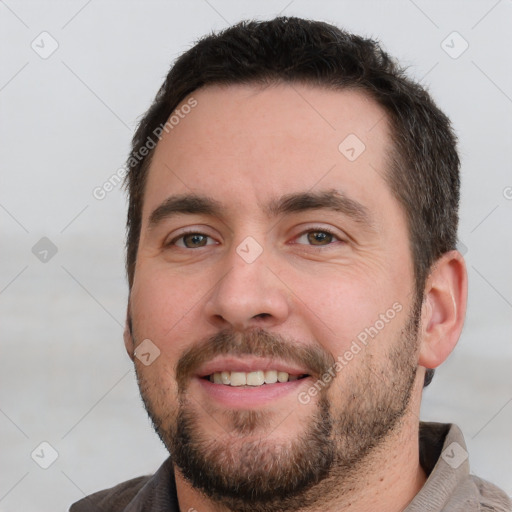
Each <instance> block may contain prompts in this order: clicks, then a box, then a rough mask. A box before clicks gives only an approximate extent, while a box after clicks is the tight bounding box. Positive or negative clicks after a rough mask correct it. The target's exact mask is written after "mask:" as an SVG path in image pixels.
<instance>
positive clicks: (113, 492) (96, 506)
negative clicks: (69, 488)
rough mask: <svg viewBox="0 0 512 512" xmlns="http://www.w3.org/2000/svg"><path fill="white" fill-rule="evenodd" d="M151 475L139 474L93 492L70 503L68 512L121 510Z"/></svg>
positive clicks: (111, 511)
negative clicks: (113, 485) (108, 487)
mask: <svg viewBox="0 0 512 512" xmlns="http://www.w3.org/2000/svg"><path fill="white" fill-rule="evenodd" d="M150 478H151V476H139V477H137V478H133V479H132V480H127V481H126V482H122V483H120V484H118V485H116V486H115V487H111V488H110V489H105V490H103V491H99V492H95V493H94V494H91V495H89V496H86V497H85V498H82V499H81V500H80V501H77V502H76V503H74V504H73V505H71V507H70V509H69V512H122V511H123V510H124V509H125V508H126V507H127V506H128V504H129V503H130V501H132V500H133V498H134V497H135V495H136V494H137V493H138V492H139V491H140V490H141V489H142V487H144V485H146V483H147V482H148V480H149V479H150Z"/></svg>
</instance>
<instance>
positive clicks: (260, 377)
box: [209, 370, 299, 387]
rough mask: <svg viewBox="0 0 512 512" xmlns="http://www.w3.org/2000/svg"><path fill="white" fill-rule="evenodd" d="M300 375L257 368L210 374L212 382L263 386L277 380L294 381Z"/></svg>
mask: <svg viewBox="0 0 512 512" xmlns="http://www.w3.org/2000/svg"><path fill="white" fill-rule="evenodd" d="M298 378H299V376H298V375H289V374H288V373H286V372H278V371H277V370H266V371H262V370H257V371H255V372H226V371H224V372H215V373H214V374H213V375H210V376H209V380H210V382H213V383H215V384H224V385H227V386H235V387H238V386H261V385H263V384H275V383H276V382H288V381H294V380H297V379H298Z"/></svg>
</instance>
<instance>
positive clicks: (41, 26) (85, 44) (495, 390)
mask: <svg viewBox="0 0 512 512" xmlns="http://www.w3.org/2000/svg"><path fill="white" fill-rule="evenodd" d="M279 14H282V15H295V16H301V17H307V18H314V19H319V20H324V21H328V22H332V23H334V24H337V25H339V26H341V27H343V28H346V29H348V30H350V31H353V32H356V33H359V34H361V35H365V36H371V37H373V38H375V39H378V40H380V41H381V42H382V44H383V45H384V47H385V48H386V49H387V50H388V51H389V52H390V53H391V54H393V55H394V56H396V57H398V58H399V60H400V61H401V62H402V63H403V64H405V65H408V66H409V73H410V74H411V75H412V76H413V77H415V78H416V79H417V80H419V81H421V83H422V84H424V85H425V86H427V87H428V88H429V90H430V91H431V93H432V95H433V96H434V98H435V99H436V101H437V102H438V104H439V106H440V107H441V108H442V109H443V110H444V111H445V112H446V113H447V114H448V116H449V117H450V118H451V119H452V121H453V124H454V126H455V129H456V132H457V134H458V136H459V139H460V154H461V157H462V162H463V166H462V179H463V187H462V204H461V225H460V240H461V242H460V246H459V249H460V250H461V252H463V253H464V255H465V257H466V259H467V264H468V270H469V280H470V292H469V309H468V315H467V321H466V325H465V328H464V331H463V334H462V337H461V339H460V342H459V345H458V347H457V348H456V350H455V351H454V353H453V354H452V356H451V358H450V359H449V360H448V361H447V362H446V363H445V364H444V365H443V366H442V367H441V368H440V369H439V370H438V371H437V373H436V376H435V378H434V381H433V383H432V384H431V386H430V387H429V388H428V389H427V390H426V391H425V393H424V403H423V410H422V419H424V420H431V421H442V422H453V423H456V424H458V425H459V426H460V427H461V428H462V430H463V432H464V435H465V438H466V441H467V444H468V447H469V450H468V451H469V455H470V464H471V469H472V472H474V473H475V474H478V475H479V476H481V477H482V478H485V479H488V480H491V481H493V482H494V483H496V484H498V485H499V486H501V487H502V488H503V489H504V490H505V491H507V492H508V493H509V494H512V457H511V454H512V371H511V368H512V343H511V341H512V340H511V338H512V271H511V261H512V234H511V233H512V230H511V227H512V222H511V221H512V172H511V171H512V168H511V162H512V144H511V141H512V65H511V61H510V55H509V49H510V48H511V47H512V31H511V30H510V27H511V24H512V2H511V1H510V0H473V1H471V2H468V1H467V0H461V1H446V0H445V1H442V2H441V1H426V0H414V1H412V0H410V1H408V0H400V1H387V2H382V1H368V0H359V1H355V0H353V1H340V0H337V1H328V0H316V1H315V2H308V1H301V0H273V1H268V0H267V1H258V2H256V1H244V0H237V1H235V0H190V1H188V2H178V1H170V0H167V1H145V2H142V1H137V2H135V1H126V0H125V1H120V0H119V1H113V0H103V1H99V0H71V1H70V0H68V1H23V0H20V1H15V0H0V48H1V50H0V52H1V53H0V109H1V111H0V162H1V167H0V176H1V182H0V229H1V242H0V259H1V261H0V308H1V322H0V340H1V352H0V354H1V358H0V379H1V386H0V474H1V475H2V476H1V479H0V511H1V512H12V511H19V510H23V511H25V512H32V511H33V512H36V511H37V512H45V511H48V512H49V511H55V510H67V507H69V505H70V504H71V503H72V502H74V501H76V500H78V499H80V498H81V497H83V496H84V494H89V493H91V492H94V491H96V490H100V489H103V488H105V487H109V486H112V485H115V484H117V483H119V482H120V481H122V480H126V479H128V478H132V477H135V476H139V475H141V474H145V473H152V472H154V471H155V470H156V469H157V467H158V466H159V465H160V463H161V462H162V461H163V460H164V459H165V458H166V457H167V452H166V451H165V449H164V448H163V446H162V445H161V443H160V441H159V440H158V438H157V436H156V435H155V434H154V432H153V431H152V428H151V425H150V423H149V420H148V419H147V417H146V414H145V412H144V410H143V407H142V404H141V400H140V398H139V395H138V389H137V386H136V382H135V378H134V374H133V371H132V366H131V362H130V360H129V359H128V357H127V356H126V353H125V351H124V346H123V341H122V332H123V323H124V315H125V305H126V299H127V284H126V279H125V274H124V260H123V249H124V224H125V210H126V200H125V196H124V193H123V191H122V190H121V187H120V186H117V187H113V190H110V191H108V192H107V193H105V194H102V197H101V198H97V197H98V194H94V190H95V189H97V188H98V187H102V186H103V184H104V183H105V182H107V181H108V180H109V178H111V176H112V175H114V174H116V173H117V172H118V169H119V168H120V167H122V166H123V164H124V161H125V158H126V155H127V153H128V150H129V142H130V138H131V136H132V133H133V131H134V128H135V126H136V122H137V118H138V117H139V116H140V115H141V114H142V113H143V112H144V111H145V110H146V109H147V108H148V106H149V105H150V102H151V101H152V99H153V97H154V95H155V93H156V91H157V89H158V88H159V86H160V84H161V82H162V80H163V78H164V77H165V75H166V73H167V71H168V69H169V67H170V65H171V63H172V62H173V61H174V59H175V58H176V57H177V56H178V55H180V54H181V53H182V52H183V51H185V50H187V49H188V48H190V46H191V45H192V44H193V42H194V41H195V40H196V39H197V38H199V37H200V36H202V35H204V34H207V33H209V32H211V31H213V30H220V29H223V28H225V27H227V26H228V25H230V24H232V23H235V22H237V21H239V20H241V19H245V18H257V19H269V18H272V17H274V16H276V15H279ZM42 443H43V444H42Z"/></svg>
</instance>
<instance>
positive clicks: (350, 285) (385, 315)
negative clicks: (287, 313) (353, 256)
mask: <svg viewBox="0 0 512 512" xmlns="http://www.w3.org/2000/svg"><path fill="white" fill-rule="evenodd" d="M287 279H288V280H289V282H292V283H294V285H293V293H294V294H295V296H296V297H297V299H298V300H296V301H295V304H296V308H297V310H296V312H295V314H296V315H297V317H299V318H301V320H302V321H303V322H307V324H308V330H309V331H310V332H311V333H312V334H313V336H314V338H315V339H316V340H317V342H318V343H320V344H321V345H322V347H323V348H324V349H325V350H327V351H328V352H329V353H330V354H332V355H333V356H334V358H335V359H336V358H337V357H338V356H341V357H342V358H343V362H346V363H350V364H351V366H354V365H352V360H358V361H361V360H362V358H361V355H364V354H372V353H373V354H380V352H382V353H385V352H386V350H387V347H389V346H390V345H391V344H392V343H393V340H394V339H395V338H396V336H397V335H398V332H399V330H400V328H401V327H402V325H403V322H404V319H405V311H406V307H405V306H404V304H403V297H404V296H405V295H404V294H403V293H402V291H401V290H400V289H399V287H397V286H392V285H393V283H389V282H386V283H383V282H381V283H380V284H379V280H378V279H377V278H376V277H375V276H372V274H371V273H370V272H358V271H356V270H349V269H348V268H346V269H342V268H338V269H336V270H335V271H334V272H326V273H325V275H323V274H322V273H316V274H315V276H314V277H312V276H310V275H309V276H304V275H301V276H298V275H294V276H292V275H289V276H288V277H287ZM381 281H382V278H381ZM355 366H357V363H356V364H355Z"/></svg>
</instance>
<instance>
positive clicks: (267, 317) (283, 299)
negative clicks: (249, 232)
mask: <svg viewBox="0 0 512 512" xmlns="http://www.w3.org/2000/svg"><path fill="white" fill-rule="evenodd" d="M268 263H269V260H268V258H267V257H266V255H265V251H264V252H263V253H262V254H261V255H260V256H259V257H258V258H256V259H255V260H254V261H251V260H250V259H247V258H244V254H243V253H242V252H236V251H233V253H232V254H230V257H229V261H228V262H227V265H226V271H225V272H226V273H225V274H224V276H223V277H222V278H221V279H220V280H219V282H218V283H217V285H216V286H215V287H214V289H213V290H212V293H211V295H210V297H209V298H208V301H207V303H206V305H205V313H206V315H207V317H208V321H209V322H210V323H211V324H213V325H214V326H215V327H217V328H219V329H225V328H231V329H234V330H237V331H243V330H245V329H248V328H251V327H259V328H271V327H276V326H278V325H280V324H282V323H283V322H284V321H285V320H286V319H287V318H288V315H289V309H290V306H289V293H287V292H288V290H287V288H286V285H285V284H284V283H283V282H282V281H281V280H280V279H279V278H278V277H277V275H276V273H275V270H273V269H271V268H270V266H269V265H268Z"/></svg>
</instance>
